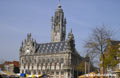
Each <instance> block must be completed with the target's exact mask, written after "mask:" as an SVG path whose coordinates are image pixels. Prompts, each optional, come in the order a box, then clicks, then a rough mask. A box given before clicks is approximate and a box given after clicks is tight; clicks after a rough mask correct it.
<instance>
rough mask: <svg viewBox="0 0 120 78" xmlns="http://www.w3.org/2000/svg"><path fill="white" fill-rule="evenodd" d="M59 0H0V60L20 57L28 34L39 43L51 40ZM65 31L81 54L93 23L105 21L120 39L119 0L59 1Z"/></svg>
mask: <svg viewBox="0 0 120 78" xmlns="http://www.w3.org/2000/svg"><path fill="white" fill-rule="evenodd" d="M57 5H58V0H0V59H4V60H19V47H20V45H21V42H22V40H24V39H25V38H26V35H27V33H29V32H31V33H32V37H33V38H34V39H36V41H37V42H39V43H45V42H50V36H51V33H50V30H51V29H50V28H51V16H52V15H54V12H55V10H56V8H57ZM61 5H62V8H63V10H64V13H65V17H66V18H67V34H68V32H69V31H70V29H71V28H72V29H73V34H74V36H75V40H76V48H77V50H78V51H79V53H80V55H82V56H84V55H85V52H84V48H83V46H84V41H85V40H87V38H88V37H89V36H90V34H91V30H92V29H93V28H95V27H96V26H101V25H102V24H105V25H106V26H107V27H108V28H109V29H112V30H113V31H114V32H115V34H116V35H115V36H114V37H115V38H117V39H118V40H120V35H119V33H120V0H62V1H61Z"/></svg>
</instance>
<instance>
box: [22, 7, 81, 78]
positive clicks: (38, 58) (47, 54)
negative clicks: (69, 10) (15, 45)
mask: <svg viewBox="0 0 120 78" xmlns="http://www.w3.org/2000/svg"><path fill="white" fill-rule="evenodd" d="M46 32H47V31H46ZM81 60H82V57H81V56H80V55H79V54H78V52H77V50H76V48H75V40H74V35H73V33H72V30H71V31H70V32H69V34H68V37H67V39H66V18H65V17H64V12H63V9H62V7H61V5H58V8H57V9H56V11H55V15H54V16H52V17H51V42H50V43H38V42H36V40H35V39H33V38H32V37H31V33H29V34H27V38H26V39H25V40H24V42H22V44H21V47H20V73H27V74H47V75H49V76H50V78H76V76H77V73H75V72H76V71H77V69H76V66H77V65H79V64H80V62H81Z"/></svg>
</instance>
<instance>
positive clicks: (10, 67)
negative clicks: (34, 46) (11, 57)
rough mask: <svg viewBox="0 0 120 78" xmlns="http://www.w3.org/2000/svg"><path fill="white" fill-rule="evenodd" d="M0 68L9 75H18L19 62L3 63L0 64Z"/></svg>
mask: <svg viewBox="0 0 120 78" xmlns="http://www.w3.org/2000/svg"><path fill="white" fill-rule="evenodd" d="M0 68H1V70H3V71H6V72H9V73H19V62H18V61H12V62H11V61H5V62H4V63H3V64H0Z"/></svg>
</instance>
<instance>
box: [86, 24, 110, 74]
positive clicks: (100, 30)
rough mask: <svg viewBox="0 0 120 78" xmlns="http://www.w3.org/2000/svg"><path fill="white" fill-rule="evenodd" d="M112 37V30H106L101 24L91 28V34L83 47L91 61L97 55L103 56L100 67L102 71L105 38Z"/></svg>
mask: <svg viewBox="0 0 120 78" xmlns="http://www.w3.org/2000/svg"><path fill="white" fill-rule="evenodd" d="M111 37H112V31H111V30H108V28H106V26H104V25H102V26H100V27H96V28H95V29H93V30H92V35H91V36H90V37H89V39H88V40H87V41H86V42H85V48H86V49H87V52H88V54H89V56H90V58H91V60H92V61H93V60H94V59H95V58H97V59H96V60H98V59H99V56H101V57H102V58H103V61H102V69H103V73H104V50H105V47H106V40H107V39H108V38H111Z"/></svg>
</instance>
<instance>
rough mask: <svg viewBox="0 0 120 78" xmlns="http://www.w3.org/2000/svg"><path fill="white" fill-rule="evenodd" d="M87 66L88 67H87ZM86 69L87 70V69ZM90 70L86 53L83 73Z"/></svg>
mask: <svg viewBox="0 0 120 78" xmlns="http://www.w3.org/2000/svg"><path fill="white" fill-rule="evenodd" d="M87 68H88V69H87ZM87 70H88V71H87ZM87 72H88V73H89V72H90V58H89V56H88V54H86V57H85V74H86V73H87Z"/></svg>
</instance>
